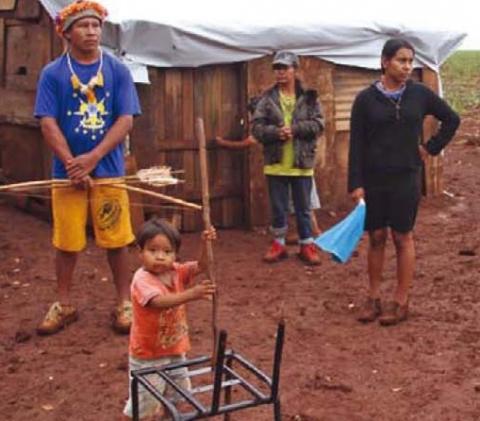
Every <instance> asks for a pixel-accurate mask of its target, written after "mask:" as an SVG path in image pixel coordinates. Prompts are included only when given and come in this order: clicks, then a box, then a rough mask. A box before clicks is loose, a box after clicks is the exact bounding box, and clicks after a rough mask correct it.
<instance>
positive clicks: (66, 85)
mask: <svg viewBox="0 0 480 421" xmlns="http://www.w3.org/2000/svg"><path fill="white" fill-rule="evenodd" d="M106 15H107V11H106V10H105V9H104V8H103V6H101V5H100V4H98V3H96V2H94V1H78V2H74V3H72V4H70V5H69V6H67V7H65V8H64V9H63V10H61V11H60V13H59V15H58V17H57V20H56V29H57V32H58V33H59V35H60V36H62V37H63V38H64V40H65V41H66V42H67V45H68V49H67V51H66V53H65V54H63V55H62V56H61V57H59V58H57V59H56V60H54V61H53V62H51V63H49V64H48V65H47V66H46V67H45V68H44V69H43V71H42V74H41V76H40V81H39V83H38V91H37V99H36V104H35V116H36V117H37V118H39V119H40V125H41V129H42V133H43V137H44V139H45V142H46V143H47V145H48V146H49V147H50V149H51V150H52V151H53V153H54V160H53V178H55V179H68V180H70V182H71V185H68V186H65V185H62V186H58V187H54V188H52V210H53V245H54V247H55V248H56V250H57V253H56V265H55V268H56V276H57V283H58V300H57V301H56V302H55V303H53V305H52V306H51V307H50V310H49V311H48V313H47V315H46V316H45V318H44V320H43V321H42V322H41V323H40V325H39V326H38V328H37V332H38V333H39V334H52V333H55V332H58V331H59V330H60V329H62V328H63V327H64V326H66V325H68V324H69V323H72V322H74V321H75V320H77V318H78V313H77V310H76V308H75V307H74V306H73V305H72V302H71V299H70V287H71V283H72V277H73V271H74V268H75V264H76V261H77V256H78V254H79V252H80V251H81V250H83V249H84V247H85V246H86V233H85V228H86V222H87V217H88V211H89V210H90V212H91V219H92V222H93V227H94V232H95V240H96V243H97V245H99V246H100V247H103V248H105V249H106V250H107V257H108V262H109V264H110V268H111V270H112V274H113V279H114V282H115V286H116V289H117V307H116V309H115V311H114V314H113V316H114V317H113V327H114V329H115V330H117V331H118V332H121V333H128V332H129V330H130V324H131V303H130V276H129V273H130V272H129V265H128V251H127V248H126V246H127V245H128V244H129V243H131V242H132V241H133V240H134V235H133V233H132V227H131V224H130V214H129V203H128V194H127V192H126V190H125V189H124V188H121V187H122V184H121V182H122V181H121V180H122V179H121V177H123V176H124V171H125V169H124V155H123V141H124V140H125V138H126V136H127V135H128V133H129V132H130V130H131V129H132V124H133V116H135V115H138V114H140V106H139V101H138V96H137V93H136V90H135V86H134V84H133V81H132V78H131V76H130V73H129V71H128V69H127V68H126V67H125V66H124V65H123V64H122V63H121V62H120V61H118V60H117V59H116V58H114V57H113V56H111V55H109V54H106V53H104V52H103V51H102V50H101V49H100V39H101V34H102V24H103V21H104V19H105V17H106Z"/></svg>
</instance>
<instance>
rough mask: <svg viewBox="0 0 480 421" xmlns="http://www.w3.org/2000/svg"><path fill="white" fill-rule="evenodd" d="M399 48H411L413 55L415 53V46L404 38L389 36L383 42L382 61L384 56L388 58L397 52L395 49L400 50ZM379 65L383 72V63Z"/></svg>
mask: <svg viewBox="0 0 480 421" xmlns="http://www.w3.org/2000/svg"><path fill="white" fill-rule="evenodd" d="M401 48H406V49H408V50H411V51H412V53H413V55H415V48H414V47H413V45H412V44H410V43H409V42H408V41H407V40H406V39H403V38H391V39H389V40H388V41H387V42H386V43H385V44H383V48H382V61H383V59H384V58H386V59H387V60H390V59H391V58H393V56H394V55H395V54H397V51H398V50H400V49H401ZM381 66H382V73H385V69H384V68H383V63H382V64H381Z"/></svg>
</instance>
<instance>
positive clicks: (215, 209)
mask: <svg viewBox="0 0 480 421" xmlns="http://www.w3.org/2000/svg"><path fill="white" fill-rule="evenodd" d="M241 68H242V66H241V65H239V64H231V65H219V66H205V67H201V68H198V69H190V68H186V69H152V68H151V69H149V75H150V79H151V85H145V86H139V95H140V98H141V102H142V108H143V115H142V116H141V117H139V118H138V119H137V121H136V124H135V128H134V132H133V133H132V149H133V152H134V154H135V156H136V160H137V164H138V167H139V168H147V167H150V166H152V165H169V166H171V167H172V168H173V169H175V170H184V171H185V172H184V174H183V177H182V178H183V179H184V180H185V183H183V184H180V185H178V186H176V187H172V188H169V189H168V190H167V191H170V193H171V194H174V195H175V196H179V197H183V198H185V199H187V200H190V201H194V202H198V203H199V202H200V201H201V183H200V168H199V165H198V143H197V141H196V138H195V133H194V123H195V120H196V118H197V117H200V116H201V117H203V118H204V124H205V133H206V137H207V148H208V159H209V172H210V174H209V175H210V194H211V201H212V203H211V208H212V221H213V223H214V224H215V225H217V226H219V227H233V226H240V225H242V224H243V220H244V212H245V209H244V205H243V175H242V174H243V165H244V163H243V161H244V160H243V159H242V157H241V156H240V157H239V155H238V153H235V152H233V153H232V152H230V151H228V150H224V149H221V148H218V147H217V146H216V144H215V142H214V140H213V139H214V138H215V136H223V137H226V138H234V139H235V138H237V139H239V138H241V137H242V134H243V128H242V125H241V122H242V119H243V110H244V101H243V99H242V89H241ZM145 202H146V205H147V211H148V212H149V213H156V214H158V215H160V216H166V217H168V216H169V214H171V213H172V211H168V210H167V209H165V208H164V209H159V208H158V207H157V205H158V204H155V203H154V202H152V201H151V200H145ZM175 212H178V210H177V209H176V210H175ZM181 216H182V218H181V219H182V223H181V228H182V229H183V230H185V231H192V230H199V229H201V227H202V219H201V215H200V213H199V212H192V211H189V210H182V211H181Z"/></svg>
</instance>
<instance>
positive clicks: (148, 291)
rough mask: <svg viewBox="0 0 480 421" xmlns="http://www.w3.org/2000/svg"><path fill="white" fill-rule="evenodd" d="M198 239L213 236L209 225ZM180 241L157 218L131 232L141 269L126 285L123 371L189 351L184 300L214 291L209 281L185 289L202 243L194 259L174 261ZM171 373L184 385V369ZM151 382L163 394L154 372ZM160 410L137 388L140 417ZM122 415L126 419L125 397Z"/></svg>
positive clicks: (197, 268) (203, 261) (198, 268)
mask: <svg viewBox="0 0 480 421" xmlns="http://www.w3.org/2000/svg"><path fill="white" fill-rule="evenodd" d="M202 239H203V240H204V241H206V240H214V239H216V232H215V229H214V228H213V227H212V229H211V230H208V231H204V232H203V234H202ZM180 243H181V239H180V234H179V232H178V231H177V229H176V228H174V227H173V226H172V225H170V224H169V223H168V222H166V221H164V220H160V219H152V220H149V221H148V222H146V223H145V224H144V225H143V226H142V227H141V229H140V231H139V233H138V235H137V245H138V248H139V255H140V260H141V262H142V267H141V268H139V269H138V270H137V271H136V272H135V275H134V277H133V281H132V285H131V295H132V304H133V322H132V328H131V332H130V347H129V372H130V371H132V370H138V369H140V368H146V367H153V366H156V367H158V366H163V365H166V364H171V363H175V362H180V361H184V360H185V359H186V353H187V351H189V350H190V341H189V338H188V325H187V318H186V311H185V303H187V302H189V301H194V300H200V299H211V298H212V296H213V294H214V293H215V285H214V284H213V283H212V282H211V281H210V280H204V281H201V282H200V283H198V284H197V285H194V286H192V287H191V288H188V289H186V288H185V287H186V286H189V284H191V283H192V281H193V278H194V276H195V275H197V274H199V273H201V272H205V271H206V268H207V257H206V253H204V249H205V248H204V247H203V243H202V246H201V248H200V257H199V260H198V262H186V263H178V262H176V258H177V253H178V250H179V248H180ZM175 377H176V380H175V381H176V382H177V383H178V384H179V385H180V386H181V387H183V388H186V389H189V388H190V379H189V378H188V371H187V369H186V368H184V369H179V370H178V372H177V373H175ZM151 381H152V383H154V384H155V386H156V388H157V390H160V391H161V392H162V393H165V389H166V384H165V382H164V381H163V380H162V379H160V377H159V376H152V377H151ZM130 382H131V378H130ZM160 409H161V404H160V403H159V402H158V401H157V400H156V399H155V398H153V397H152V396H151V395H150V394H149V393H148V392H147V391H146V390H145V389H144V388H143V387H142V386H139V414H140V418H142V419H145V417H153V416H156V415H158V414H159V413H160ZM124 414H125V415H126V416H127V417H129V418H131V417H132V397H131V396H130V397H129V399H128V402H127V404H126V406H125V409H124Z"/></svg>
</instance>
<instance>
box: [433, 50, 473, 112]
mask: <svg viewBox="0 0 480 421" xmlns="http://www.w3.org/2000/svg"><path fill="white" fill-rule="evenodd" d="M440 74H441V77H442V83H443V89H444V94H445V98H446V100H447V101H448V102H449V104H450V105H452V107H453V108H454V109H455V110H456V111H457V112H459V113H464V112H465V111H468V110H471V109H472V108H476V107H480V51H457V52H456V53H454V54H453V55H452V56H451V57H449V59H448V60H447V61H446V62H445V63H444V64H443V66H442V68H441V72H440Z"/></svg>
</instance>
